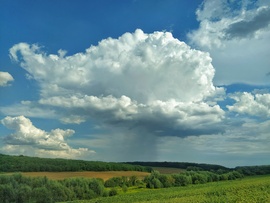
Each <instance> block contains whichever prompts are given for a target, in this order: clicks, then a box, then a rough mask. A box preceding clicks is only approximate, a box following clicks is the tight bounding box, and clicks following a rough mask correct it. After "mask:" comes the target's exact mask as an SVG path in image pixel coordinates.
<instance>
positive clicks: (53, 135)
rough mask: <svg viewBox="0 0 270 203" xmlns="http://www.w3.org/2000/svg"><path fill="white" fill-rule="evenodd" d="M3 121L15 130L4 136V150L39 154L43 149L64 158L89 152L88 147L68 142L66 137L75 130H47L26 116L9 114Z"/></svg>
mask: <svg viewBox="0 0 270 203" xmlns="http://www.w3.org/2000/svg"><path fill="white" fill-rule="evenodd" d="M1 123H2V124H3V125H4V126H5V127H7V128H8V129H11V130H13V131H14V133H12V134H10V135H8V136H6V137H5V138H4V143H5V144H6V145H5V146H4V150H8V151H9V152H12V153H14V152H19V151H29V150H30V151H32V154H35V155H39V153H40V152H41V151H42V152H43V154H44V153H45V154H48V155H51V156H52V155H54V156H55V157H64V158H71V157H76V156H78V155H82V154H83V153H84V152H88V149H86V148H81V149H73V148H72V147H70V146H69V145H68V144H67V142H66V138H67V137H70V136H72V135H73V134H74V133H75V131H74V130H71V129H67V130H62V129H54V130H51V131H50V132H46V131H44V130H41V129H39V128H37V127H35V126H34V125H33V123H32V122H31V121H30V119H28V118H26V117H24V116H17V117H9V116H7V117H5V118H4V119H2V120H1ZM16 149H17V150H16ZM89 152H90V150H89ZM91 152H93V151H91Z"/></svg>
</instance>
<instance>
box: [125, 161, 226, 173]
mask: <svg viewBox="0 0 270 203" xmlns="http://www.w3.org/2000/svg"><path fill="white" fill-rule="evenodd" d="M126 163H127V164H134V165H140V166H151V167H167V168H180V169H187V170H191V171H195V170H196V171H218V170H223V171H229V170H230V169H229V168H226V167H224V166H220V165H213V164H198V163H188V162H166V161H165V162H126Z"/></svg>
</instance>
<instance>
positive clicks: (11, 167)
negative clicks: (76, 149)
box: [0, 154, 152, 172]
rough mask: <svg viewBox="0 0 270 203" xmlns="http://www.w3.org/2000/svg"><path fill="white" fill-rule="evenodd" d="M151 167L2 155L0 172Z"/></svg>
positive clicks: (133, 169)
mask: <svg viewBox="0 0 270 203" xmlns="http://www.w3.org/2000/svg"><path fill="white" fill-rule="evenodd" d="M151 170H152V169H151V168H150V167H145V166H139V165H134V164H132V165H131V164H125V163H115V162H102V161H83V160H72V159H59V158H56V159H52V158H39V157H28V156H22V155H20V156H11V155H5V154H0V172H39V171H46V172H62V171H145V172H150V171H151Z"/></svg>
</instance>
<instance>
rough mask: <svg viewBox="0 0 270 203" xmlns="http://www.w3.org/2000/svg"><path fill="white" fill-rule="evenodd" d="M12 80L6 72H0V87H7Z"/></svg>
mask: <svg viewBox="0 0 270 203" xmlns="http://www.w3.org/2000/svg"><path fill="white" fill-rule="evenodd" d="M13 80H14V78H13V77H12V75H10V74H9V73H8V72H2V71H0V87H1V86H7V85H8V83H9V82H11V81H13Z"/></svg>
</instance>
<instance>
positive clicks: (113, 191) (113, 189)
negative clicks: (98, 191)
mask: <svg viewBox="0 0 270 203" xmlns="http://www.w3.org/2000/svg"><path fill="white" fill-rule="evenodd" d="M115 195H117V190H116V189H115V188H112V189H111V190H110V191H109V196H115Z"/></svg>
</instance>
